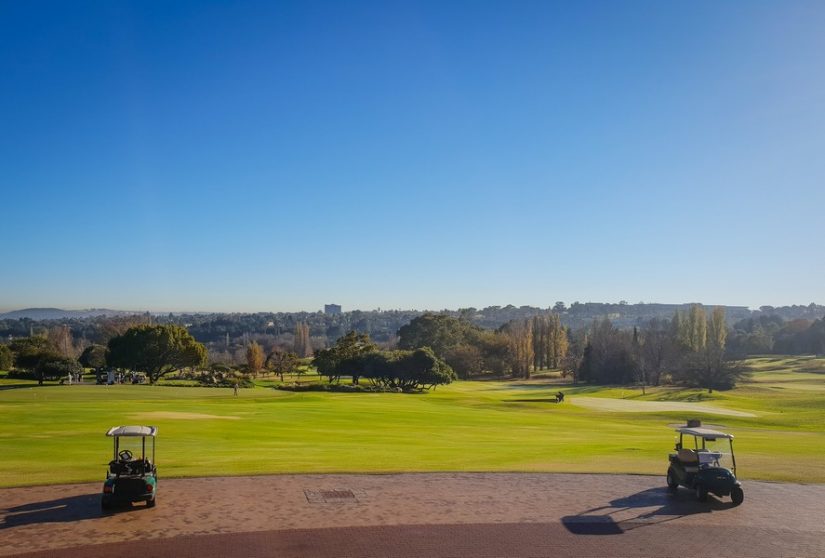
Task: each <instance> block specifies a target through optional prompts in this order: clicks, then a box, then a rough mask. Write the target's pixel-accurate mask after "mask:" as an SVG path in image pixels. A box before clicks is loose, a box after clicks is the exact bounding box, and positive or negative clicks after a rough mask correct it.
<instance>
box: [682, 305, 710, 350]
mask: <svg viewBox="0 0 825 558" xmlns="http://www.w3.org/2000/svg"><path fill="white" fill-rule="evenodd" d="M685 329H686V338H687V343H688V347H689V348H690V350H691V351H693V352H699V351H701V350H703V349H704V348H705V345H706V344H707V339H708V330H707V321H706V319H705V309H704V308H702V306H701V305H699V304H693V305H691V307H690V311H689V312H688V317H687V320H686V323H685Z"/></svg>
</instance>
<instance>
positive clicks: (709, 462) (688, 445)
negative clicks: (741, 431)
mask: <svg viewBox="0 0 825 558" xmlns="http://www.w3.org/2000/svg"><path fill="white" fill-rule="evenodd" d="M676 431H677V432H679V443H678V446H677V447H678V448H680V449H684V450H689V451H691V452H693V453H695V454H696V456H697V457H698V461H699V466H700V467H703V466H704V467H724V468H726V469H730V470H732V471H733V472H734V474H735V473H736V458H735V457H734V455H733V434H726V433H724V432H719V431H718V430H711V429H710V428H684V427H683V428H677V429H676Z"/></svg>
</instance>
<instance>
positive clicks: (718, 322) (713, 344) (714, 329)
mask: <svg viewBox="0 0 825 558" xmlns="http://www.w3.org/2000/svg"><path fill="white" fill-rule="evenodd" d="M727 338H728V326H727V322H726V321H725V309H724V308H722V307H721V306H717V307H716V308H714V309H713V313H712V314H711V316H710V319H708V327H707V346H708V349H709V350H711V351H713V352H715V353H719V354H722V353H724V352H725V342H726V340H727Z"/></svg>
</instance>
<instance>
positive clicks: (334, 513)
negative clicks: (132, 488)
mask: <svg viewBox="0 0 825 558" xmlns="http://www.w3.org/2000/svg"><path fill="white" fill-rule="evenodd" d="M663 483H664V478H663V477H651V476H631V475H585V474H582V475H572V474H539V473H535V474H533V473H430V474H396V475H279V476H260V477H217V478H198V479H169V480H163V479H162V478H161V481H160V491H159V492H158V505H157V506H156V507H155V508H151V509H149V508H145V507H144V505H143V504H136V505H135V506H134V507H132V508H125V509H121V510H118V511H115V512H113V513H105V514H104V513H102V512H101V510H100V500H99V489H100V483H93V484H75V485H65V486H43V487H29V488H8V489H2V490H0V556H27V557H30V558H35V557H37V558H44V557H47V556H48V557H65V556H84V557H90V558H95V557H100V556H118V557H120V558H128V557H131V556H135V557H138V556H139V557H141V558H149V557H153V556H176V557H183V558H185V557H189V556H191V557H193V558H194V557H198V558H208V557H213V556H214V557H219V556H221V557H225V556H239V557H241V556H242V557H245V558H249V557H256V556H279V557H284V556H313V557H314V556H428V557H429V556H468V557H469V556H607V555H609V556H628V557H630V556H634V557H639V556H645V557H646V556H651V557H652V556H658V557H662V556H678V557H679V558H685V557H688V556H714V557H721V556H748V557H762V556H764V557H766V558H767V557H770V558H777V557H780V556H788V557H791V556H793V557H803V556H810V557H821V556H825V522H823V516H824V514H823V512H822V502H823V501H825V485H797V484H777V483H765V482H748V481H745V484H744V488H745V503H744V504H743V505H741V506H738V507H734V506H732V505H731V503H730V501H729V500H728V499H727V498H726V499H724V500H721V501H720V500H719V499H716V498H713V497H711V498H710V499H709V501H708V502H706V503H704V504H701V503H699V502H696V501H695V500H694V498H693V496H692V495H691V494H690V493H689V492H688V491H686V490H684V489H680V490H679V493H678V494H676V495H669V494H668V493H667V491H666V490H665V489H664V487H663ZM130 541H131V542H134V541H141V542H140V544H134V543H133V544H123V543H124V542H127V543H128V542H130Z"/></svg>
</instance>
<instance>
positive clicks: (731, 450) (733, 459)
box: [728, 438, 736, 476]
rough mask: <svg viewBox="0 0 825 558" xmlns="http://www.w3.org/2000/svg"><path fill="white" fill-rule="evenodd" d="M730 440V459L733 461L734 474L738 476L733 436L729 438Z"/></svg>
mask: <svg viewBox="0 0 825 558" xmlns="http://www.w3.org/2000/svg"><path fill="white" fill-rule="evenodd" d="M728 442H730V459H731V461H733V476H736V454H735V453H734V452H733V438H728Z"/></svg>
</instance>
